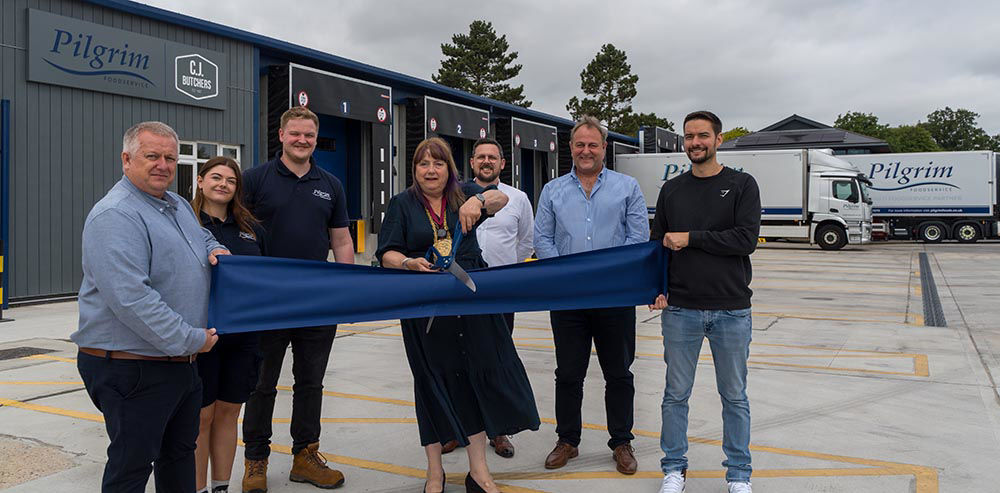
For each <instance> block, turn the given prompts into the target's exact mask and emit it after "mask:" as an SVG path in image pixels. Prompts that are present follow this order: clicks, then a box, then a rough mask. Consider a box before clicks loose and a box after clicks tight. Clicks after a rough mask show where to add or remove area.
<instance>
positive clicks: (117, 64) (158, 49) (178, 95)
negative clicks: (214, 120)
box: [28, 9, 226, 109]
mask: <svg viewBox="0 0 1000 493" xmlns="http://www.w3.org/2000/svg"><path fill="white" fill-rule="evenodd" d="M225 60H226V55H225V54H224V53H219V52H217V51H211V50H206V49H203V48H198V47H195V46H190V45H185V44H181V43H174V42H172V41H167V40H164V39H160V38H154V37H152V36H146V35H143V34H137V33H133V32H130V31H124V30H121V29H115V28H112V27H107V26H102V25H99V24H94V23H91V22H86V21H81V20H78V19H74V18H72V17H64V16H61V15H55V14H51V13H48V12H43V11H41V10H35V9H28V80H30V81H33V82H43V83H46V84H55V85H60V86H68V87H75V88H80V89H89V90H92V91H100V92H107V93H112V94H121V95H123V96H134V97H139V98H146V99H156V100H160V101H169V102H171V103H180V104H188V105H193V106H202V107H207V108H215V109H225V108H226V95H225V91H224V89H225V87H226V79H225V73H226V70H225V68H226V66H225Z"/></svg>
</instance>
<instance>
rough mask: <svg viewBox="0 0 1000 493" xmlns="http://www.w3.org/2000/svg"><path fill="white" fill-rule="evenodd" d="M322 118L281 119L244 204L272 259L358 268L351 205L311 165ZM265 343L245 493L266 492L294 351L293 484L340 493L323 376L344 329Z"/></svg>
mask: <svg viewBox="0 0 1000 493" xmlns="http://www.w3.org/2000/svg"><path fill="white" fill-rule="evenodd" d="M318 133H319V118H317V117H316V114H315V113H313V112H312V111H309V110H308V109H306V108H304V107H301V106H299V107H295V108H291V109H289V110H288V111H286V112H285V113H284V114H283V115H281V127H280V128H279V129H278V140H280V141H281V149H282V152H281V154H280V155H279V156H278V157H276V158H275V159H273V160H271V161H268V162H267V163H264V164H262V165H260V166H256V167H254V168H252V169H250V170H249V171H247V172H246V173H245V174H244V175H243V180H244V188H243V193H244V199H245V201H246V204H247V206H248V207H249V208H250V210H251V211H252V212H253V214H254V215H255V216H256V217H257V218H258V219H260V221H261V223H262V225H263V226H264V229H265V231H266V233H265V235H264V246H265V249H266V251H267V255H268V256H272V257H285V258H298V259H307V260H321V261H326V260H327V258H328V256H329V252H330V250H331V249H332V250H333V256H334V258H335V259H336V261H337V262H341V263H349V264H350V263H354V243H353V241H352V240H351V234H350V232H349V231H348V229H347V226H348V218H347V201H346V199H345V196H344V187H343V185H341V183H340V180H338V179H337V178H336V177H335V176H333V175H332V174H330V173H328V172H327V171H325V170H323V169H321V168H319V167H318V166H315V165H314V163H313V162H312V154H313V151H315V150H316V137H317V134H318ZM275 329H278V330H273V331H268V332H264V333H263V334H262V335H261V341H260V351H261V355H262V356H263V358H264V359H263V363H262V364H261V368H260V380H259V381H258V382H257V388H256V389H255V390H254V391H253V393H252V394H251V395H250V400H249V401H247V404H246V412H245V414H244V417H243V441H244V442H246V449H245V458H246V471H245V473H244V475H243V491H244V492H247V493H263V492H265V491H267V458H268V455H269V453H270V451H271V450H270V447H269V445H270V443H271V416H272V414H273V411H274V398H275V395H276V393H277V391H276V389H275V387H276V386H277V384H278V377H279V376H280V375H281V363H282V360H283V359H284V357H285V351H286V350H287V349H288V345H289V344H291V346H292V355H293V357H294V358H295V360H296V361H295V362H294V364H293V365H292V375H293V376H294V378H295V390H294V394H293V396H292V423H291V435H292V454H293V455H294V456H295V458H294V460H293V463H292V470H291V472H290V474H289V480H291V481H295V482H300V483H311V484H313V485H315V486H318V487H320V488H336V487H338V486H340V485H342V484H343V483H344V475H343V474H341V472H340V471H336V470H333V469H330V468H328V467H327V466H326V460H325V459H324V458H323V456H322V455H320V454H319V435H320V414H321V410H322V402H323V376H324V374H325V373H326V365H327V362H328V361H329V358H330V349H331V347H332V346H333V339H334V336H336V334H337V326H336V325H332V326H323V327H310V328H300V329H281V328H280V327H275Z"/></svg>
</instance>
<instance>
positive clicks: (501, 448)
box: [490, 435, 514, 459]
mask: <svg viewBox="0 0 1000 493" xmlns="http://www.w3.org/2000/svg"><path fill="white" fill-rule="evenodd" d="M490 447H493V450H494V451H495V452H496V453H497V455H499V456H500V457H505V458H507V459H509V458H511V457H514V444H513V443H510V439H509V438H507V435H500V436H497V437H493V438H490Z"/></svg>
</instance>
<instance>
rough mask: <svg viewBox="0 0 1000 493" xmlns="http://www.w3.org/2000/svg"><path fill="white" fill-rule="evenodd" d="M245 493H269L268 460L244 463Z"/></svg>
mask: <svg viewBox="0 0 1000 493" xmlns="http://www.w3.org/2000/svg"><path fill="white" fill-rule="evenodd" d="M243 493H267V459H264V460H250V459H246V460H245V461H244V471H243Z"/></svg>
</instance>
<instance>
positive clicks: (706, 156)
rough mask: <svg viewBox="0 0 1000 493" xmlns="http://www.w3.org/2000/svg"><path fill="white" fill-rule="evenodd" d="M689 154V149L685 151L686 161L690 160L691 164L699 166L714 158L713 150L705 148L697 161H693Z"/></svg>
mask: <svg viewBox="0 0 1000 493" xmlns="http://www.w3.org/2000/svg"><path fill="white" fill-rule="evenodd" d="M691 152H692V150H691V149H688V150H687V157H688V159H690V160H691V164H701V163H704V162H705V161H708V160H709V159H712V158H713V157H715V149H709V148H707V147H705V148H704V153H703V154H702V156H701V157H700V158H698V159H695V158H694V157H692V156H691Z"/></svg>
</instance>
